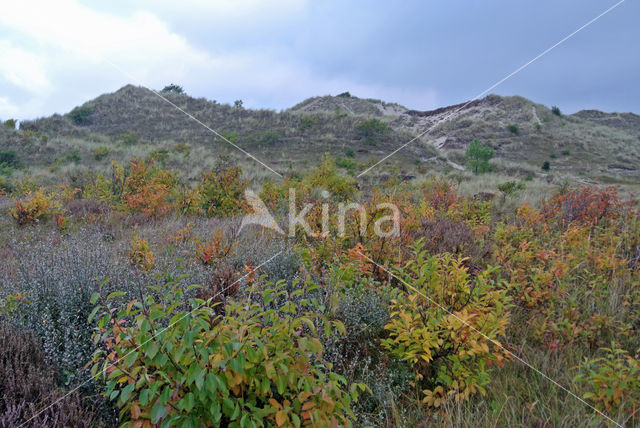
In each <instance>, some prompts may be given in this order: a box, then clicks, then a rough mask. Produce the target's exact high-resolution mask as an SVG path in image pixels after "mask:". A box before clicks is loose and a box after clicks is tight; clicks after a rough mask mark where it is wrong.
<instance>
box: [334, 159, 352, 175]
mask: <svg viewBox="0 0 640 428" xmlns="http://www.w3.org/2000/svg"><path fill="white" fill-rule="evenodd" d="M336 166H338V167H340V168H344V169H346V170H347V171H348V172H349V173H350V174H353V173H354V171H355V169H356V161H354V160H353V159H351V158H343V157H339V158H337V159H336Z"/></svg>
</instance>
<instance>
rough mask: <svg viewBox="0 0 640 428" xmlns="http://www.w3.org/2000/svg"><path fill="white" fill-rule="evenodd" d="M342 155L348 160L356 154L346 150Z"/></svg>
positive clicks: (351, 150)
mask: <svg viewBox="0 0 640 428" xmlns="http://www.w3.org/2000/svg"><path fill="white" fill-rule="evenodd" d="M344 155H345V156H346V157H348V158H352V157H354V156H355V155H356V154H355V152H354V151H353V149H346V150H345V151H344Z"/></svg>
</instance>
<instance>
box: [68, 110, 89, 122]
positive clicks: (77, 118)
mask: <svg viewBox="0 0 640 428" xmlns="http://www.w3.org/2000/svg"><path fill="white" fill-rule="evenodd" d="M92 114H93V108H92V107H77V108H75V109H73V110H72V111H71V113H69V117H70V118H71V119H72V120H73V121H74V122H75V123H76V124H78V125H84V124H86V123H88V122H89V117H90V116H91V115H92Z"/></svg>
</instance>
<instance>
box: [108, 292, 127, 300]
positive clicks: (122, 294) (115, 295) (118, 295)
mask: <svg viewBox="0 0 640 428" xmlns="http://www.w3.org/2000/svg"><path fill="white" fill-rule="evenodd" d="M120 296H124V291H114V292H113V293H109V295H108V296H107V300H111V299H115V298H116V297H120Z"/></svg>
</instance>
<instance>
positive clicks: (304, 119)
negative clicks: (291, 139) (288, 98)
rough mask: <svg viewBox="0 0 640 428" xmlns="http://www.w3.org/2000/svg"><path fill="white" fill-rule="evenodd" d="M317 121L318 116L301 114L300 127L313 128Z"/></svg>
mask: <svg viewBox="0 0 640 428" xmlns="http://www.w3.org/2000/svg"><path fill="white" fill-rule="evenodd" d="M317 123H318V117H317V116H308V115H304V114H303V115H302V116H300V129H311V128H312V127H313V126H314V125H316V124H317Z"/></svg>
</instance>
